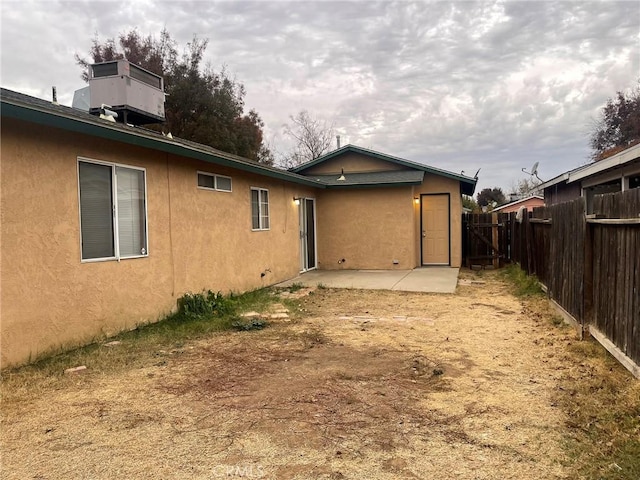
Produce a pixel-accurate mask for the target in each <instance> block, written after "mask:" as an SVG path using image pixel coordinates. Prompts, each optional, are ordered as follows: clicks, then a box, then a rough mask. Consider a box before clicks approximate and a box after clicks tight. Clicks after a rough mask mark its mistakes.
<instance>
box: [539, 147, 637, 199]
mask: <svg viewBox="0 0 640 480" xmlns="http://www.w3.org/2000/svg"><path fill="white" fill-rule="evenodd" d="M639 158H640V144H638V145H634V146H633V147H629V148H627V149H626V150H623V151H621V152H619V153H617V154H615V155H613V156H611V157H609V158H605V159H604V160H600V161H598V162H594V163H590V164H588V165H583V166H581V167H578V168H574V169H573V170H569V171H568V172H565V173H563V174H561V175H558V176H557V177H555V178H552V179H551V180H547V181H546V182H544V183H541V184H540V185H538V186H537V187H536V188H538V189H542V188H548V187H552V186H553V185H557V184H558V183H563V182H565V183H573V182H576V181H578V180H582V179H584V178H588V177H591V176H594V175H596V174H598V173H602V172H605V171H607V170H612V169H614V168H616V167H620V166H623V165H625V164H627V163H630V162H632V161H634V160H637V159H639Z"/></svg>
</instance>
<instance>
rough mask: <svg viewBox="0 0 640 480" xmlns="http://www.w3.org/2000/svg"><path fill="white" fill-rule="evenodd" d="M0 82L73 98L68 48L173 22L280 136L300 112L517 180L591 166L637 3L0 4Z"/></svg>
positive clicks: (454, 166)
mask: <svg viewBox="0 0 640 480" xmlns="http://www.w3.org/2000/svg"><path fill="white" fill-rule="evenodd" d="M0 8H1V14H2V43H1V50H0V55H1V65H2V71H1V78H2V85H3V86H5V87H7V88H13V89H15V90H18V91H23V92H25V93H29V94H32V95H36V96H41V97H45V98H46V97H47V96H48V95H50V87H51V85H53V84H56V85H57V86H58V90H59V92H60V98H61V99H62V101H63V102H66V103H70V101H71V96H72V93H73V90H75V89H76V88H79V87H81V86H82V84H81V81H80V80H79V75H80V71H79V69H78V67H77V66H76V65H75V64H74V60H73V55H74V53H76V52H77V53H84V52H87V51H88V48H89V46H90V43H91V39H92V38H93V35H94V33H96V32H97V33H98V34H99V35H100V38H101V39H103V40H104V39H106V38H107V37H113V36H117V35H118V34H119V33H121V32H124V31H127V30H129V29H131V28H134V27H136V28H138V30H139V31H140V32H141V33H144V34H147V33H157V32H159V31H160V29H161V28H162V27H164V26H166V27H167V29H168V30H169V31H170V32H171V34H172V36H173V37H174V38H175V39H176V40H177V41H178V43H179V44H180V45H185V44H186V42H188V41H190V39H191V38H192V37H193V35H198V36H199V37H201V38H208V39H209V47H208V49H207V57H206V61H208V62H209V63H210V64H211V65H212V67H213V68H214V69H219V68H221V67H222V65H226V66H227V68H228V69H229V71H230V72H232V73H234V74H235V75H236V77H237V79H238V80H239V81H241V82H243V83H244V84H245V87H246V90H247V97H246V103H247V107H249V108H255V109H256V110H257V111H258V112H259V113H260V115H261V116H262V117H263V119H264V121H265V124H266V132H267V135H268V137H269V138H270V139H272V143H273V145H274V146H275V147H276V148H278V149H281V150H285V149H286V148H288V143H287V139H286V138H285V137H283V135H282V125H283V124H284V123H285V122H287V121H288V116H289V115H292V114H295V113H297V112H298V111H299V110H301V109H307V110H309V111H310V112H311V113H312V114H313V115H315V116H318V117H321V118H324V119H327V120H330V121H334V123H335V126H336V128H337V130H338V132H339V133H340V134H341V135H342V136H343V139H344V140H347V141H350V142H351V143H356V144H359V145H361V146H364V147H368V148H373V149H376V150H380V151H383V152H385V153H390V154H393V155H397V156H400V157H404V158H408V159H411V160H416V161H423V162H425V163H429V164H431V165H434V166H438V167H442V168H448V169H451V170H453V171H461V170H465V172H466V173H468V174H472V173H474V172H475V170H477V169H478V168H482V171H481V177H480V185H479V186H480V187H485V186H494V185H502V186H504V187H508V186H509V184H510V183H512V182H513V181H514V180H515V179H517V178H519V177H521V176H522V173H521V168H522V167H529V166H530V165H531V164H532V163H533V162H534V161H540V172H541V175H543V176H546V177H552V176H554V175H556V174H559V173H561V172H562V171H564V170H567V169H569V168H573V167H575V166H578V165H580V164H582V163H583V162H584V161H585V159H586V156H587V154H588V144H587V133H588V130H589V124H590V121H591V119H592V118H593V117H594V116H595V115H597V113H598V111H599V109H600V108H601V107H602V105H603V104H604V102H605V101H606V99H607V98H608V97H610V96H612V95H614V94H615V92H616V91H617V90H620V89H625V88H628V87H631V86H633V85H634V83H635V81H636V80H637V78H638V72H640V35H639V32H640V5H639V4H638V3H637V2H572V1H561V2H515V1H514V2H445V1H438V2H200V1H195V2H186V1H174V2H151V1H149V2H104V1H85V2H79V1H70V2H44V1H32V2H12V1H8V2H7V1H5V2H3V3H2V6H1V7H0Z"/></svg>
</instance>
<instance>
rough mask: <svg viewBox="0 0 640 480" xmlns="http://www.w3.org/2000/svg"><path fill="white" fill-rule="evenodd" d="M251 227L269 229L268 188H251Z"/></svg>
mask: <svg viewBox="0 0 640 480" xmlns="http://www.w3.org/2000/svg"><path fill="white" fill-rule="evenodd" d="M251 228H252V229H253V230H269V190H265V189H264V188H251Z"/></svg>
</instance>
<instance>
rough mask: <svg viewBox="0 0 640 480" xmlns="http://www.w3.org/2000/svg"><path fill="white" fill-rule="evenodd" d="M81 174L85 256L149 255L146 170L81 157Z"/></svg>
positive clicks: (99, 258) (109, 257) (81, 210)
mask: <svg viewBox="0 0 640 480" xmlns="http://www.w3.org/2000/svg"><path fill="white" fill-rule="evenodd" d="M78 178H79V182H78V183H79V188H80V237H81V247H82V260H107V259H121V258H131V257H142V256H146V255H147V254H148V247H147V202H146V188H145V170H144V169H140V168H131V167H125V166H121V165H116V164H109V163H96V162H89V161H85V160H79V161H78Z"/></svg>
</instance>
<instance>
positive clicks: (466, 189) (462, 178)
mask: <svg viewBox="0 0 640 480" xmlns="http://www.w3.org/2000/svg"><path fill="white" fill-rule="evenodd" d="M347 152H353V153H359V154H362V155H367V156H369V157H373V158H377V159H379V160H384V161H386V162H390V163H394V164H396V165H401V166H403V167H407V168H409V169H413V170H419V171H422V172H426V173H430V174H432V175H440V176H442V177H446V178H452V179H454V180H458V181H459V182H460V186H461V190H462V193H464V194H465V195H473V192H474V190H475V188H476V183H477V179H476V178H471V177H467V176H466V175H460V174H457V173H453V172H450V171H448V170H442V169H440V168H436V167H432V166H429V165H425V164H423V163H417V162H411V161H409V160H405V159H403V158H398V157H393V156H391V155H386V154H384V153H380V152H376V151H374V150H369V149H366V148H362V147H358V146H356V145H350V144H349V145H345V146H344V147H342V148H339V149H337V150H334V151H332V152H329V153H327V154H325V155H322V156H320V157H318V158H316V159H314V160H311V161H310V162H307V163H303V164H302V165H298V166H297V167H294V168H291V169H289V171H291V172H295V173H303V172H304V171H305V170H307V169H308V168H310V167H313V166H314V165H318V164H320V163H322V162H325V161H327V160H329V159H331V158H335V157H338V156H340V155H343V154H345V153H347ZM303 174H304V173H303ZM309 177H310V178H315V177H318V176H317V175H316V176H315V177H314V176H313V175H309Z"/></svg>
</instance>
